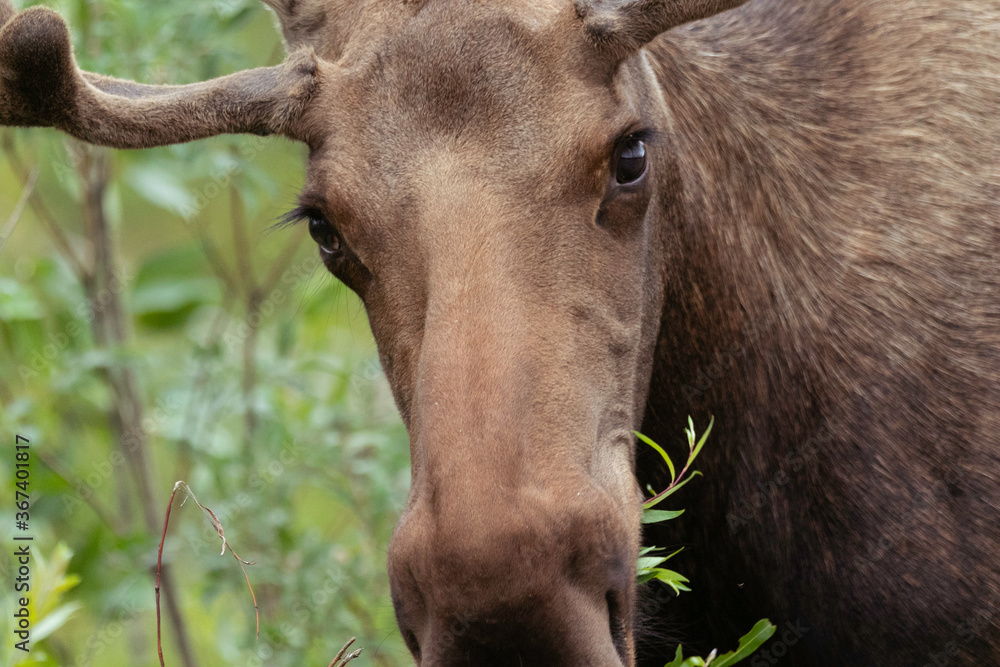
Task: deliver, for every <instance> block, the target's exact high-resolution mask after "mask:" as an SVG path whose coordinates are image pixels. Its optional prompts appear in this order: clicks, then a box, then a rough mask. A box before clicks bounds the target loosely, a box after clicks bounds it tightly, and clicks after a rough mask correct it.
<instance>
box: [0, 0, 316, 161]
mask: <svg viewBox="0 0 1000 667" xmlns="http://www.w3.org/2000/svg"><path fill="white" fill-rule="evenodd" d="M0 25H2V28H0V125H16V126H22V127H55V128H57V129H60V130H62V131H64V132H66V133H68V134H70V135H72V136H74V137H76V138H78V139H81V140H83V141H87V142H90V143H94V144H99V145H103V146H112V147H115V148H148V147H151V146H163V145H166V144H176V143H183V142H186V141H193V140H195V139H202V138H205V137H210V136H214V135H218V134H227V133H253V134H285V135H288V136H293V137H294V136H295V127H294V126H295V122H296V120H297V119H298V117H299V116H300V114H301V112H302V110H303V109H304V108H305V105H306V103H307V102H308V101H309V99H310V97H311V96H312V93H313V91H314V89H315V87H316V81H317V69H318V62H317V60H316V57H315V56H314V55H313V53H312V50H311V49H307V48H304V49H300V50H298V51H296V52H294V53H292V54H291V55H290V56H289V57H288V59H287V60H286V61H285V62H284V63H282V64H281V65H277V66H275V67H262V68H259V69H253V70H247V71H243V72H237V73H236V74H231V75H229V76H224V77H220V78H218V79H212V80H210V81H205V82H203V83H196V84H191V85H187V86H147V85H142V84H138V83H133V82H131V81H123V80H120V79H114V78H111V77H106V76H101V75H99V74H91V73H89V72H84V71H82V70H80V69H79V68H78V67H77V66H76V62H75V60H74V58H73V51H72V46H71V44H70V36H69V30H68V29H67V28H66V24H65V23H64V22H63V20H62V18H60V17H59V15H58V14H56V13H55V12H53V11H51V10H49V9H46V8H44V7H32V8H30V9H26V10H24V11H23V12H20V13H17V12H16V11H15V10H14V7H13V6H12V5H11V2H10V0H0Z"/></svg>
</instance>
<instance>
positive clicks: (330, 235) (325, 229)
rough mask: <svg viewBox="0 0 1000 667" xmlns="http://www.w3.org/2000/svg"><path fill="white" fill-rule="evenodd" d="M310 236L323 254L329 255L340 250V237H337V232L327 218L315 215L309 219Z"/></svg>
mask: <svg viewBox="0 0 1000 667" xmlns="http://www.w3.org/2000/svg"><path fill="white" fill-rule="evenodd" d="M309 236H311V237H312V238H313V241H315V242H316V245H318V246H319V247H320V249H321V250H322V251H323V252H325V253H327V254H329V255H332V254H334V253H335V252H337V251H339V250H340V237H339V236H338V235H337V230H335V229H334V228H333V225H331V224H330V222H329V221H328V220H326V219H325V218H321V217H318V216H315V215H314V216H312V217H310V218H309Z"/></svg>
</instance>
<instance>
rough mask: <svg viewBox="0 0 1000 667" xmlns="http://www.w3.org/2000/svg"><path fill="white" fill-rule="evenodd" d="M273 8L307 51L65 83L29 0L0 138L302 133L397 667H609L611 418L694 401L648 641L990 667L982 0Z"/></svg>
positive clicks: (991, 247) (4, 91)
mask: <svg viewBox="0 0 1000 667" xmlns="http://www.w3.org/2000/svg"><path fill="white" fill-rule="evenodd" d="M268 4H270V5H272V7H273V8H274V9H275V11H276V13H277V15H278V17H279V19H280V20H281V22H282V30H283V32H284V34H285V37H286V40H287V41H288V43H289V46H290V48H292V49H293V50H298V51H297V53H301V54H309V53H310V50H312V51H314V52H315V54H316V56H315V57H313V56H309V55H301V56H293V57H292V58H290V60H289V62H288V63H286V65H284V66H282V67H281V68H275V69H271V70H266V71H263V70H257V71H256V73H241V74H237V75H232V77H231V78H227V79H223V80H220V81H219V82H209V83H208V84H199V85H197V86H194V87H181V88H178V89H176V92H175V91H174V90H173V89H171V91H170V92H164V90H163V89H160V88H152V87H146V86H141V85H139V84H132V83H131V82H122V81H117V80H111V79H107V78H105V77H100V76H99V75H92V74H87V73H78V72H77V70H76V69H75V65H73V63H72V56H71V54H70V53H69V50H68V48H69V47H68V41H67V38H66V37H65V26H62V24H61V22H59V23H58V24H57V23H56V21H57V19H56V18H55V16H54V15H53V14H51V13H50V12H46V11H45V10H28V11H25V12H22V13H21V14H20V15H18V16H17V17H16V18H14V19H13V20H11V21H10V22H9V23H8V25H7V26H6V27H4V28H3V31H2V32H0V77H2V78H0V83H2V85H0V123H4V124H51V125H55V126H56V127H60V128H61V129H64V130H67V131H70V132H71V133H75V134H77V136H81V134H84V135H86V136H88V137H89V138H91V140H100V141H107V142H109V143H112V145H120V146H131V145H133V143H134V142H137V141H138V139H137V137H136V135H135V134H134V131H135V123H141V122H142V121H141V119H137V118H136V112H135V110H136V109H137V108H140V107H139V106H137V104H139V105H142V106H141V109H143V113H150V112H162V113H163V114H164V116H163V118H166V119H169V122H167V121H161V124H166V125H171V126H172V127H173V128H174V129H167V130H161V132H162V134H161V135H160V136H159V137H158V140H160V139H162V140H164V141H167V140H170V139H171V138H173V139H175V140H178V141H183V140H188V139H193V138H197V137H199V136H206V133H211V132H223V131H262V130H263V131H272V132H283V133H286V134H288V135H289V136H293V137H296V138H299V139H302V140H303V141H305V142H307V143H308V144H309V146H310V149H311V150H310V158H309V165H308V174H307V183H306V187H305V190H304V192H303V194H302V209H301V211H300V212H301V213H302V214H303V216H305V217H314V218H322V219H326V220H329V221H330V222H331V223H332V225H333V226H335V228H336V233H337V234H338V235H339V237H340V240H341V243H340V248H341V249H340V250H338V251H336V252H334V253H328V252H323V253H322V254H321V257H322V258H323V260H324V262H325V263H326V265H327V267H328V268H329V269H330V270H331V271H332V272H333V273H334V274H335V275H337V276H338V277H339V278H341V279H342V280H343V281H344V282H345V283H346V284H348V285H349V286H350V287H351V288H352V289H354V290H355V291H356V292H357V293H358V294H359V296H360V297H361V299H362V300H363V302H364V304H365V307H366V309H367V312H368V315H369V319H370V322H371V325H372V330H373V332H374V335H375V338H376V341H377V342H378V346H379V352H380V355H381V358H382V362H383V366H384V367H385V370H386V374H387V376H388V377H389V380H390V383H391V385H392V388H393V391H394V394H395V397H396V400H397V403H398V405H399V408H400V412H401V414H402V416H403V419H404V421H405V423H406V425H407V428H408V430H409V433H410V437H411V460H412V468H413V485H412V491H411V496H410V499H409V502H408V505H407V507H406V509H405V510H404V513H403V516H402V518H401V519H400V523H399V525H398V527H397V529H396V533H395V535H394V538H393V542H392V545H391V548H390V554H389V575H390V580H391V582H392V588H393V596H394V603H395V605H396V610H397V615H398V618H399V621H400V626H401V629H402V632H403V635H404V637H405V638H406V640H407V643H408V644H409V645H410V647H411V649H412V650H413V652H414V655H415V656H417V659H418V662H419V663H420V664H422V665H435V666H444V665H459V664H476V665H507V664H515V665H516V664H531V665H567V666H570V665H618V664H630V663H632V662H633V656H634V651H635V639H634V637H633V609H634V606H635V604H636V602H635V593H636V592H635V589H634V586H633V585H632V584H631V581H632V579H633V577H634V558H635V553H636V550H637V548H638V543H639V525H638V514H639V494H638V491H637V488H636V484H635V481H634V477H633V452H634V442H633V437H632V435H631V429H633V428H637V427H639V426H640V425H641V428H642V429H643V430H644V431H645V432H647V433H648V434H649V435H651V436H653V437H654V438H656V439H658V440H659V441H660V442H663V443H664V444H667V443H671V442H676V441H677V437H676V436H677V435H679V429H680V428H681V425H682V424H683V422H684V419H685V417H686V416H687V414H689V413H692V414H694V416H695V418H696V421H697V422H698V423H699V424H705V423H706V422H707V418H708V415H709V413H713V414H715V416H716V418H717V424H718V426H717V430H716V431H715V433H714V434H713V436H712V439H711V442H710V444H709V446H708V447H707V448H706V449H705V451H704V454H703V460H702V461H701V464H700V467H701V468H702V469H703V470H704V471H705V472H706V474H707V479H706V480H703V481H698V482H695V483H694V484H692V485H691V486H689V487H687V489H686V495H685V496H684V499H683V504H684V505H685V506H687V507H689V508H690V509H689V511H688V513H687V514H686V515H685V517H684V518H683V519H682V521H681V522H674V523H672V524H671V525H669V526H668V527H667V528H666V531H667V532H666V533H660V534H658V535H654V536H652V539H653V540H654V542H655V543H657V544H666V543H672V542H676V541H678V540H681V539H688V540H691V544H690V546H691V548H690V549H689V550H688V551H687V553H686V554H685V555H684V556H682V557H679V560H678V561H676V562H677V567H678V568H679V569H681V570H682V571H685V572H686V573H689V574H690V575H691V579H692V585H693V587H694V588H695V592H694V593H690V594H685V595H683V596H682V597H681V598H679V599H678V600H677V601H675V602H671V603H670V604H668V605H663V604H660V605H658V609H657V611H658V612H661V613H667V614H676V615H677V617H678V619H679V620H678V621H677V623H678V627H680V628H682V629H683V632H682V636H680V637H678V639H681V640H683V641H684V642H685V643H686V644H688V645H692V644H693V645H694V646H696V647H700V648H705V649H706V650H707V649H709V648H712V647H715V646H718V647H721V648H725V647H727V646H729V645H731V644H732V642H733V641H734V640H735V638H736V637H737V636H738V634H739V633H741V632H743V631H745V630H746V629H747V628H749V626H750V625H751V624H752V623H753V622H754V621H756V620H757V619H758V618H760V617H762V616H769V617H770V618H772V620H774V621H775V622H776V623H777V624H778V625H779V626H781V627H782V630H780V631H779V634H778V637H777V639H776V641H775V642H773V643H772V646H773V647H774V650H775V653H774V654H768V655H766V656H765V655H761V656H759V657H758V658H755V659H754V660H755V661H757V662H753V663H751V664H754V665H758V664H771V659H772V658H774V659H777V658H778V657H781V658H782V663H781V664H786V665H790V666H791V665H850V666H853V665H859V666H860V665H876V664H877V665H900V666H904V665H918V666H920V665H924V664H934V663H935V661H937V662H938V664H941V660H943V659H948V660H953V661H954V660H956V659H957V660H963V661H966V662H968V661H973V660H975V661H978V662H977V664H1000V632H998V623H997V621H998V619H1000V566H998V560H997V559H998V557H997V554H998V553H1000V529H998V506H1000V488H998V487H1000V485H998V482H997V474H998V473H997V469H998V463H1000V460H998V459H1000V454H998V452H1000V440H998V438H1000V435H998V434H1000V394H998V391H1000V390H998V387H1000V296H998V291H1000V269H998V264H997V261H996V250H997V247H998V243H1000V238H998V235H1000V222H998V221H1000V116H998V114H997V110H998V107H1000V58H998V53H997V44H998V43H1000V12H998V10H997V9H996V7H995V6H994V4H993V3H991V2H988V1H987V0H957V1H949V2H945V1H944V0H924V1H919V2H918V1H917V0H898V1H895V2H890V1H889V0H883V1H879V2H861V0H823V1H822V2H809V3H796V2H792V1H791V0H755V1H754V2H751V3H749V4H747V5H745V6H744V7H742V8H740V9H737V10H734V11H732V12H727V13H724V14H720V15H719V16H718V17H715V18H711V19H708V20H705V21H701V22H698V23H693V24H690V25H687V26H682V27H679V28H675V29H672V30H669V31H668V32H666V33H665V34H663V35H662V36H661V37H659V38H658V39H655V40H654V41H653V42H652V43H650V44H648V45H646V43H647V42H648V41H649V40H652V39H654V37H655V36H656V35H657V34H658V33H660V32H662V31H664V30H668V29H669V28H672V27H673V26H675V25H677V24H679V23H683V22H686V21H690V20H693V19H696V18H700V17H702V16H708V15H709V14H712V13H715V12H718V11H722V10H723V9H726V8H728V7H731V6H733V5H736V4H739V3H738V2H733V1H731V0H718V1H714V2H706V1H704V0H689V1H688V2H680V1H678V2H657V1H654V0H647V1H641V2H625V3H612V2H603V1H598V2H593V3H584V2H580V1H578V2H576V3H575V4H574V3H571V2H570V1H569V0H546V1H537V0H535V1H532V0H506V1H505V2H494V3H488V2H480V1H477V0H423V1H406V2H404V1H402V0H379V1H374V2H358V1H357V0H268ZM11 12H12V10H10V8H9V4H8V0H0V18H3V17H5V16H7V15H9V14H11ZM52 36H56V37H58V39H51V37H52ZM43 37H44V39H43ZM644 45H646V46H645V48H642V50H640V47H643V46H644ZM310 63H311V64H310ZM262 72H266V73H262ZM85 82H86V83H85ZM101 91H103V93H102V92H101ZM220 91H221V92H220ZM46 95H55V96H56V98H55V99H56V100H57V101H58V102H59V103H58V104H55V105H52V104H48V105H43V104H41V103H40V102H39V100H42V99H43V98H44V96H46ZM101 95H103V97H102V96H101ZM109 98H110V99H109ZM220 99H221V100H224V101H226V104H223V105H221V108H222V109H225V110H230V109H231V108H232V107H233V106H235V107H236V108H237V109H238V110H239V111H238V113H237V114H235V117H233V116H232V115H231V111H225V112H224V113H223V112H222V111H220V106H217V104H216V103H217V101H218V100H220ZM93 100H98V101H97V102H94V101H93ZM46 109H48V110H54V111H53V112H54V113H55V115H54V116H53V115H51V113H50V114H49V115H46V111H45V110H46ZM63 109H69V110H72V111H73V113H69V112H66V111H63ZM74 114H76V115H74ZM66 118H70V120H69V121H67V120H66ZM73 119H77V120H73ZM83 119H88V120H87V122H84V121H83ZM87 123H91V124H93V123H97V126H98V127H99V128H101V131H93V130H92V125H88V124H87ZM640 128H650V129H653V130H656V137H655V139H654V140H653V141H652V142H651V143H650V144H649V146H648V153H649V164H650V167H649V169H650V171H649V173H648V174H647V176H646V178H645V180H644V181H642V182H641V183H640V184H639V185H637V186H634V187H629V188H623V187H621V186H619V185H618V184H617V183H616V182H615V179H614V175H613V157H612V156H613V154H614V152H615V149H616V146H617V145H618V141H619V140H620V139H621V138H622V137H623V136H624V135H627V134H628V133H630V132H634V131H635V130H637V129H640ZM171 133H173V134H171ZM116 141H117V142H118V143H115V142H116ZM143 145H148V144H143ZM675 454H677V455H678V456H680V455H681V452H680V451H677V452H675ZM657 471H658V469H657V468H655V467H654V466H652V465H649V464H648V456H647V454H646V453H645V452H640V454H639V463H638V476H639V479H640V481H641V482H646V481H650V480H653V479H655V478H656V476H657ZM761 489H763V490H761ZM786 623H792V624H796V623H797V624H798V627H799V628H803V627H804V628H808V629H807V630H805V631H804V633H803V635H802V637H798V636H797V635H794V634H792V635H789V634H787V633H788V632H791V631H790V630H785V624H786ZM793 639H794V641H792V640H793ZM779 643H780V644H781V645H782V647H783V649H784V652H783V653H782V654H781V656H779V655H778V653H777V650H778V648H777V647H778V644H779ZM785 652H787V655H785ZM653 653H655V651H650V652H649V653H647V654H646V655H644V656H642V662H643V664H651V665H652V664H657V662H656V661H657V660H659V663H658V664H659V665H662V664H663V662H664V661H665V660H664V658H663V657H659V658H657V657H656V656H654V655H652V654H653ZM940 656H944V658H941V657H940ZM760 661H764V662H760ZM953 664H954V663H953Z"/></svg>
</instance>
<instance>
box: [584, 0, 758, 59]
mask: <svg viewBox="0 0 1000 667" xmlns="http://www.w3.org/2000/svg"><path fill="white" fill-rule="evenodd" d="M745 2H747V0H624V1H623V0H574V4H575V7H576V13H577V15H578V16H579V17H580V18H581V19H583V24H584V30H585V31H586V32H587V35H588V37H590V39H591V40H592V41H593V42H594V43H595V44H596V45H597V46H598V47H600V48H601V49H602V50H605V51H607V52H609V53H611V54H612V55H613V56H615V57H617V58H618V59H622V58H625V57H627V56H629V55H631V54H632V53H635V52H636V51H638V50H639V49H641V48H642V47H643V46H645V45H646V44H648V43H649V42H650V41H652V39H653V38H654V37H656V36H657V35H659V34H660V33H662V32H666V31H667V30H670V29H671V28H673V27H675V26H679V25H681V24H684V23H689V22H691V21H697V20H699V19H703V18H705V17H708V16H711V15H713V14H718V13H719V12H722V11H725V10H727V9H732V8H734V7H738V6H739V5H742V4H744V3H745Z"/></svg>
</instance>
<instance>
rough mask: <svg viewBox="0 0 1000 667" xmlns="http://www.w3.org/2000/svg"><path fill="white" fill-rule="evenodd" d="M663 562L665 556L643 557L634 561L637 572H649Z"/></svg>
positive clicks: (665, 558)
mask: <svg viewBox="0 0 1000 667" xmlns="http://www.w3.org/2000/svg"><path fill="white" fill-rule="evenodd" d="M665 560H667V557H666V556H643V557H642V558H640V559H638V560H637V561H636V564H635V567H636V569H637V570H650V569H652V568H654V567H656V566H657V565H659V564H660V563H662V562H663V561H665Z"/></svg>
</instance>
